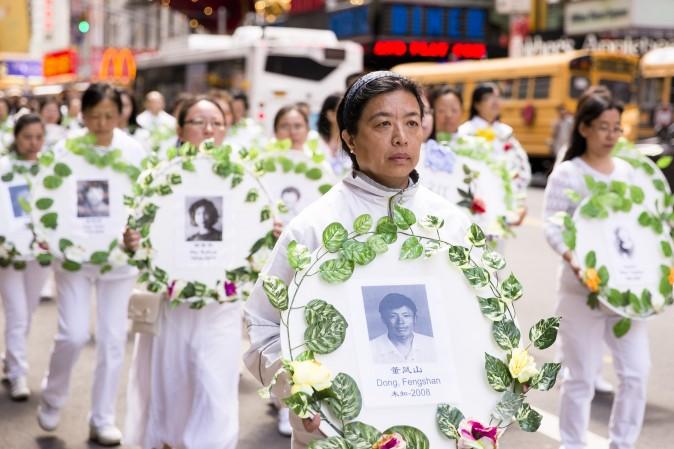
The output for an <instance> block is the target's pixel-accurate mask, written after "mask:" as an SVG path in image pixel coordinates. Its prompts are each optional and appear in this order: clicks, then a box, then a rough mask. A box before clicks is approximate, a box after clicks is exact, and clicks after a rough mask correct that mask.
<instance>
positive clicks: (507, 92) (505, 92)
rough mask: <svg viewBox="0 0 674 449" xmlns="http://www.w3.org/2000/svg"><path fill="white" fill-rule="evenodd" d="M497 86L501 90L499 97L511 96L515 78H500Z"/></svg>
mask: <svg viewBox="0 0 674 449" xmlns="http://www.w3.org/2000/svg"><path fill="white" fill-rule="evenodd" d="M498 87H499V89H500V90H501V97H503V98H512V97H513V90H514V87H515V80H501V81H500V82H499V83H498Z"/></svg>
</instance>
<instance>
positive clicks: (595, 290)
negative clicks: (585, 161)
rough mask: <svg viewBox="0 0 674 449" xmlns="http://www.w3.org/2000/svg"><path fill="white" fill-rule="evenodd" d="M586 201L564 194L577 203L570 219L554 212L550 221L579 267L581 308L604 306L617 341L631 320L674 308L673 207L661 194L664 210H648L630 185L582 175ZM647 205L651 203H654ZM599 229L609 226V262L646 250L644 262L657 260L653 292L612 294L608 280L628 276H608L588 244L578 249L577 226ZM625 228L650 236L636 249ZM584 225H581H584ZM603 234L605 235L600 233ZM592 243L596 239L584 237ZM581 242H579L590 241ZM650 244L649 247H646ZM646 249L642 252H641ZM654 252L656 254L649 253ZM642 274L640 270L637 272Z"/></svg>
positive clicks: (602, 260)
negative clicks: (584, 292) (584, 295)
mask: <svg viewBox="0 0 674 449" xmlns="http://www.w3.org/2000/svg"><path fill="white" fill-rule="evenodd" d="M585 183H586V185H587V188H588V191H589V192H590V194H589V196H588V197H586V198H584V199H581V197H580V195H579V194H578V193H576V192H574V191H567V192H565V193H566V195H567V196H568V197H569V198H570V199H571V200H572V201H574V202H577V203H578V207H577V209H576V212H575V214H574V215H573V217H572V216H570V215H569V214H567V213H564V212H563V213H559V214H558V215H557V216H556V217H554V219H555V220H556V221H557V224H558V225H560V226H561V227H562V229H563V230H562V236H563V239H564V243H565V244H566V246H567V247H568V248H569V249H570V250H571V251H573V253H574V256H575V259H576V260H577V261H578V262H579V263H580V265H581V277H582V281H583V283H584V284H585V286H586V287H587V288H588V291H589V293H588V300H587V304H588V306H589V307H590V308H592V309H596V308H597V307H599V304H600V302H601V303H603V304H604V305H605V306H606V307H608V308H609V309H611V310H613V311H614V312H616V313H618V314H619V315H621V316H623V318H622V319H621V320H620V321H618V322H617V323H616V324H615V325H614V327H613V333H614V334H615V335H616V336H617V337H622V336H623V335H625V334H626V333H627V332H628V331H629V330H630V327H631V322H632V319H644V318H648V317H651V316H653V315H656V314H659V313H662V312H663V311H664V310H665V307H666V306H669V305H671V304H672V303H674V297H673V296H672V284H674V258H673V254H672V252H673V251H672V247H673V245H674V241H673V240H672V234H671V228H670V226H669V225H668V223H671V216H672V212H671V208H672V205H673V204H674V197H672V195H667V194H664V192H663V195H664V196H663V198H664V204H663V206H664V207H665V209H661V208H659V207H657V208H655V209H653V208H651V207H648V206H647V205H646V204H645V203H646V196H645V194H644V190H643V189H642V188H641V187H640V186H638V185H633V184H628V183H626V182H622V181H616V180H614V181H611V182H610V183H605V182H602V181H596V180H595V179H594V178H592V177H591V176H585ZM658 203H659V202H658V201H653V204H658ZM598 221H599V222H600V223H603V224H604V228H605V229H603V230H604V231H606V230H607V229H608V228H606V227H607V226H609V225H610V224H612V225H615V226H613V230H612V232H609V234H610V237H611V239H612V240H614V245H615V246H616V249H617V253H618V254H617V255H616V256H615V257H623V256H624V257H626V258H628V259H629V258H631V257H632V256H633V253H634V252H635V250H640V249H642V250H649V251H650V252H649V254H650V255H651V257H649V258H648V262H651V261H653V260H655V261H659V266H654V267H653V268H654V269H656V270H659V272H658V275H657V278H658V285H657V287H655V288H642V289H641V290H640V291H632V290H631V289H623V290H621V289H618V288H615V287H614V286H612V284H613V283H614V281H613V278H614V277H615V278H616V279H619V280H620V279H624V278H626V277H629V276H631V275H630V274H629V273H627V272H624V273H611V272H610V270H609V268H608V267H607V265H608V260H607V257H606V255H605V254H603V253H598V252H597V251H595V250H594V249H592V247H593V242H591V241H590V242H589V243H588V242H584V243H585V244H584V245H583V246H584V249H583V250H581V249H580V248H579V246H580V245H578V238H579V235H578V230H577V226H578V225H579V224H580V222H583V223H588V222H589V223H593V222H594V223H597V222H598ZM623 222H625V223H627V224H628V225H630V226H634V227H637V228H641V229H647V230H649V231H650V235H649V239H648V240H649V241H648V243H646V244H643V245H642V248H639V247H638V246H639V245H638V244H635V242H633V241H632V237H631V236H630V233H629V230H626V229H623V228H622V227H621V226H619V225H620V224H621V223H623ZM585 226H587V225H585ZM604 234H606V233H605V232H604ZM590 237H592V238H595V237H596V236H590ZM590 237H585V239H586V240H587V239H590ZM651 243H652V245H651ZM646 246H648V248H646ZM654 247H657V249H654ZM640 269H643V267H640Z"/></svg>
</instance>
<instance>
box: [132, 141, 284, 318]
mask: <svg viewBox="0 0 674 449" xmlns="http://www.w3.org/2000/svg"><path fill="white" fill-rule="evenodd" d="M186 178H189V179H188V180H187V182H186ZM198 178H204V179H202V180H201V181H202V182H207V184H208V185H201V186H200V188H197V187H195V184H198V182H199V179H198ZM187 183H189V184H190V185H189V186H188V185H186V184H187ZM215 183H217V184H215ZM204 191H208V192H212V196H204V195H203V192H204ZM190 192H191V193H190ZM216 193H217V195H216ZM209 195H210V194H209ZM218 195H220V196H218ZM227 195H228V196H227ZM180 197H184V199H183V201H186V203H185V208H186V211H187V216H188V217H189V220H188V222H187V223H186V225H185V235H183V236H182V237H179V238H174V237H175V236H167V237H166V239H164V240H162V242H163V245H164V248H163V251H164V252H165V253H167V248H166V247H167V246H171V245H175V246H176V247H179V245H180V244H181V243H179V242H178V240H179V239H184V240H185V244H186V245H190V247H192V246H195V245H196V246H195V247H197V246H201V247H203V248H205V249H197V250H194V251H197V252H199V251H201V255H197V256H195V257H197V258H199V257H201V258H202V259H203V258H204V257H205V258H211V259H210V260H215V259H214V258H220V257H224V256H227V255H228V254H232V253H236V254H237V255H235V256H231V257H230V256H227V257H229V258H230V259H235V260H237V262H236V264H238V263H241V265H235V266H228V267H223V270H222V275H220V274H215V275H213V276H211V277H213V279H211V282H204V281H203V280H198V279H197V278H196V277H195V278H182V277H181V276H178V275H177V274H175V273H177V271H178V270H179V268H176V267H173V268H172V269H168V268H167V266H166V265H164V266H162V263H165V262H167V259H166V258H165V257H164V258H161V259H160V258H158V257H157V256H158V254H157V249H158V247H157V246H156V244H157V238H153V236H152V231H153V227H154V226H161V224H162V223H163V222H164V221H162V220H175V214H171V212H170V210H169V207H170V206H171V205H172V204H173V205H177V207H182V206H181V205H180V204H178V203H180V200H179V199H178V198H180ZM237 201H238V202H239V206H236V205H235V204H237V203H236V202H237ZM160 203H163V205H161V204H160ZM127 205H128V206H129V207H131V208H132V209H133V210H134V211H135V212H134V214H133V215H132V216H131V217H130V218H129V222H128V227H129V228H130V229H133V230H136V231H138V232H139V233H140V236H141V241H140V246H139V248H138V250H136V251H135V252H134V253H133V254H132V256H131V258H130V263H131V264H132V265H134V266H136V267H138V268H139V269H140V271H141V274H140V277H139V279H138V282H139V283H141V284H145V286H146V287H147V289H148V290H149V291H151V292H153V293H163V294H166V296H167V298H168V300H169V302H170V304H171V305H174V306H177V305H180V304H188V305H189V307H190V308H193V309H200V308H202V307H204V306H206V305H208V304H212V303H225V302H235V301H238V300H246V299H247V298H248V295H249V294H250V290H251V289H252V286H253V284H254V283H255V281H256V280H257V277H258V274H259V272H260V271H261V270H262V267H263V266H264V264H265V263H266V259H267V257H268V256H269V254H270V252H271V250H272V249H273V247H274V244H275V243H276V238H275V237H274V235H273V233H272V227H273V220H272V217H273V211H272V206H271V201H270V200H269V196H268V194H267V193H266V191H265V190H264V187H263V186H262V185H261V184H260V182H259V179H258V178H257V176H255V175H254V174H252V173H251V172H249V171H248V170H247V169H246V168H245V166H244V165H243V164H241V163H240V162H237V161H236V160H235V159H234V157H233V150H232V148H231V147H230V146H228V145H223V146H215V145H214V144H213V143H212V142H210V141H207V142H205V143H204V144H202V145H201V146H200V147H199V148H197V147H195V146H193V145H191V144H189V143H187V144H185V145H183V146H182V147H180V148H172V149H170V150H169V151H168V153H167V160H165V161H161V162H157V163H156V164H155V165H154V166H153V167H151V168H148V169H146V170H145V171H144V172H143V173H141V175H140V176H139V179H138V183H137V184H136V185H135V186H134V196H133V197H130V198H127ZM225 207H227V208H229V210H230V213H229V216H228V217H233V218H235V219H236V225H237V229H239V231H238V232H233V231H232V230H231V229H230V230H229V231H227V230H226V229H224V226H225V220H224V214H225V212H224V209H225ZM237 207H238V209H237ZM244 207H247V208H249V209H246V210H245V211H244V210H243V209H242V208H244ZM251 207H252V208H253V209H250V208H251ZM162 209H165V210H162ZM162 212H165V213H166V214H168V215H166V216H164V217H163V219H161V220H160V218H159V216H160V215H161V213H162ZM253 212H255V213H254V214H253ZM253 215H254V216H253ZM246 220H247V221H246ZM197 222H199V224H200V225H201V227H202V228H203V229H202V232H198V229H196V228H194V227H195V226H196V225H197ZM256 224H257V225H258V227H260V228H263V229H264V232H262V233H261V235H260V236H258V237H256V238H255V240H253V241H252V244H251V245H250V246H249V247H248V246H246V247H244V246H241V245H245V244H246V242H245V241H244V240H245V238H244V237H243V236H242V235H241V233H242V232H243V231H242V230H244V229H245V230H247V231H246V232H250V228H254V227H255V225H256ZM178 228H179V226H178V227H176V229H178ZM188 228H189V229H191V230H190V231H188V230H187V229H188ZM155 237H156V235H155ZM227 238H230V239H234V243H236V245H238V246H237V247H236V248H237V249H234V248H229V246H231V245H224V244H223V243H222V242H224V241H225V240H226V239H227ZM153 243H154V246H153ZM230 243H232V241H230ZM225 246H227V248H225ZM209 247H213V248H215V249H209ZM239 247H240V248H239ZM209 251H210V253H209ZM213 251H217V255H215V253H213ZM239 253H241V254H240V258H239V257H238V254H239ZM244 253H245V254H244ZM190 254H191V253H190ZM181 258H182V255H181V254H178V253H177V250H176V253H174V254H171V255H170V259H181ZM239 259H240V261H239ZM217 260H220V259H217ZM201 271H202V272H203V271H204V270H203V269H202V270H201ZM206 271H208V272H209V273H211V272H213V270H212V269H209V270H206ZM193 274H198V272H193ZM209 276H210V275H209Z"/></svg>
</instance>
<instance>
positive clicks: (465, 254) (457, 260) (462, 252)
mask: <svg viewBox="0 0 674 449" xmlns="http://www.w3.org/2000/svg"><path fill="white" fill-rule="evenodd" d="M448 252H449V260H450V262H452V263H453V264H455V265H457V266H459V267H463V266H465V265H467V264H468V261H469V260H470V253H469V251H468V248H466V247H464V246H460V245H450V247H449V250H448Z"/></svg>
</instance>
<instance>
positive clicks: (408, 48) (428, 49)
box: [372, 40, 487, 59]
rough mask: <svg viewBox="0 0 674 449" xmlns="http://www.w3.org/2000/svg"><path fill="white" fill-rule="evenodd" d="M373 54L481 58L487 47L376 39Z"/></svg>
mask: <svg viewBox="0 0 674 449" xmlns="http://www.w3.org/2000/svg"><path fill="white" fill-rule="evenodd" d="M372 54H373V55H375V56H395V57H402V56H409V57H415V58H416V57H418V58H435V59H447V58H448V57H449V56H450V54H451V56H452V59H482V58H484V57H486V56H487V47H486V45H485V44H482V43H473V42H457V43H454V44H451V43H449V42H444V41H437V42H428V41H412V42H409V43H408V42H405V41H399V40H394V41H377V42H375V43H374V45H373V46H372Z"/></svg>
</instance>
